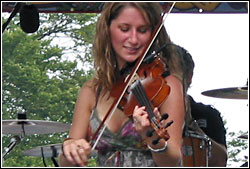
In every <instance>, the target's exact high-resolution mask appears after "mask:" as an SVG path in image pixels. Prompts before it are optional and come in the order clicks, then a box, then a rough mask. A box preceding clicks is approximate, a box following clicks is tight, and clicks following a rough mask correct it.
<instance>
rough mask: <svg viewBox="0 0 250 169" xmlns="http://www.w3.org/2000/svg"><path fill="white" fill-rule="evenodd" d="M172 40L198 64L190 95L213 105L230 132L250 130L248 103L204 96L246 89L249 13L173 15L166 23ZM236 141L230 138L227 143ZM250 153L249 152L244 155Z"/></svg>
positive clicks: (246, 101) (198, 100) (240, 100)
mask: <svg viewBox="0 0 250 169" xmlns="http://www.w3.org/2000/svg"><path fill="white" fill-rule="evenodd" d="M165 28H166V30H167V31H168V34H169V35H170V38H171V40H172V41H173V42H174V43H176V44H178V45H180V46H182V47H184V48H185V49H186V50H188V51H189V53H190V54H191V55H192V57H193V60H194V62H195V68H194V75H193V80H192V84H191V88H190V89H189V91H188V93H189V94H190V95H191V96H193V98H194V99H195V100H196V101H197V102H202V103H204V104H209V105H213V106H214V107H215V108H216V109H217V110H219V111H220V113H221V116H222V118H223V120H226V125H225V127H226V128H227V132H228V133H229V132H239V131H240V130H241V131H243V132H247V131H248V130H249V107H248V100H242V99H222V98H215V97H209V96H204V95H202V94H201V93H202V92H203V91H208V90H214V89H222V88H229V87H243V86H245V85H246V83H247V81H248V79H249V15H248V14H171V15H169V16H168V17H167V19H166V21H165ZM230 139H233V138H229V137H227V140H230ZM244 153H245V154H246V152H244Z"/></svg>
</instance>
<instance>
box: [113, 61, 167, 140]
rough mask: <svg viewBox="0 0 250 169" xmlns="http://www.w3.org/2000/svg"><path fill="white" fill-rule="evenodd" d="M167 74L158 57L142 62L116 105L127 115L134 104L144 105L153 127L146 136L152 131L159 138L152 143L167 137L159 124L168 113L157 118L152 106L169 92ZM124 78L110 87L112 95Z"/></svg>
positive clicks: (158, 102) (131, 113)
mask: <svg viewBox="0 0 250 169" xmlns="http://www.w3.org/2000/svg"><path fill="white" fill-rule="evenodd" d="M168 75H169V72H168V71H167V70H166V65H165V63H164V62H163V60H162V58H160V57H156V58H154V60H153V61H152V62H151V63H143V64H142V65H141V66H140V68H139V69H138V71H137V73H136V75H135V76H134V79H133V81H132V84H131V85H130V86H129V88H128V89H127V91H126V92H125V94H124V96H123V98H122V100H121V102H120V104H119V106H118V108H120V109H121V110H123V112H124V113H125V115H127V116H132V115H133V111H134V108H135V106H136V105H140V106H145V107H146V111H147V112H148V115H149V120H150V124H151V126H152V128H153V129H154V130H153V131H149V132H148V133H147V136H152V133H153V132H156V133H157V135H158V136H159V139H157V140H156V141H153V144H157V142H158V141H159V140H160V138H163V139H164V140H165V141H167V140H168V139H169V135H168V133H167V130H166V126H163V127H162V126H161V125H160V122H161V121H162V120H164V119H166V118H168V115H167V114H165V115H163V116H162V118H161V119H158V118H156V116H155V114H154V112H153V108H154V107H160V106H161V104H162V103H163V102H164V101H165V100H166V99H167V97H168V95H169V93H170V87H169V86H168V85H167V84H166V80H165V77H166V76H168ZM125 79H126V78H122V79H121V80H120V81H119V82H118V83H117V84H116V85H115V87H114V88H113V89H112V91H111V93H110V95H111V96H112V97H116V96H117V95H119V94H120V90H121V88H122V86H123V83H124V82H123V81H124V80H125ZM171 124H172V122H171ZM168 126H170V123H169V124H167V127H168Z"/></svg>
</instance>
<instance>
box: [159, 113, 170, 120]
mask: <svg viewBox="0 0 250 169" xmlns="http://www.w3.org/2000/svg"><path fill="white" fill-rule="evenodd" d="M167 118H168V114H167V113H164V114H163V115H162V116H161V119H160V121H162V120H166V119H167Z"/></svg>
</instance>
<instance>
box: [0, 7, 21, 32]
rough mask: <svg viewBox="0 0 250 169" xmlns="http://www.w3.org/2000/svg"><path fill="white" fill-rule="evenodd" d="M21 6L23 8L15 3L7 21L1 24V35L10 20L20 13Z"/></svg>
mask: <svg viewBox="0 0 250 169" xmlns="http://www.w3.org/2000/svg"><path fill="white" fill-rule="evenodd" d="M22 6H23V3H22V2H16V4H15V7H14V9H13V10H12V11H11V14H10V16H9V18H8V20H7V21H6V22H5V23H4V24H3V27H2V33H3V32H4V31H5V29H6V27H7V26H8V24H9V23H10V21H11V19H12V18H14V17H15V16H16V14H17V13H18V12H19V11H20V9H21V8H22Z"/></svg>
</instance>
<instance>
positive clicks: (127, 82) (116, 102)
mask: <svg viewBox="0 0 250 169" xmlns="http://www.w3.org/2000/svg"><path fill="white" fill-rule="evenodd" d="M175 3H176V2H173V4H172V6H171V7H170V9H169V11H168V13H167V15H166V16H165V14H166V12H165V11H164V12H163V15H162V16H161V19H160V21H159V23H158V24H157V26H156V28H155V30H154V32H153V34H152V36H151V39H150V40H149V42H148V44H147V45H146V46H145V48H144V51H143V52H142V53H143V54H142V55H141V56H140V57H139V59H138V61H137V62H136V64H135V66H134V67H133V69H132V71H131V73H130V74H129V76H128V78H126V80H125V83H124V84H125V87H124V89H123V91H122V93H121V95H120V97H118V98H117V97H116V98H115V100H114V101H113V104H112V105H111V106H110V108H109V110H108V112H107V113H106V115H105V117H104V118H103V120H102V122H101V124H100V125H99V127H98V129H97V130H96V132H95V133H94V135H93V137H92V138H91V141H93V140H95V138H96V137H97V134H98V133H99V131H100V129H101V127H102V126H103V125H104V126H103V128H102V130H101V132H100V134H99V135H98V137H97V139H96V141H95V143H94V145H93V146H92V149H91V151H93V150H94V149H95V147H96V145H97V143H98V142H99V140H100V138H101V137H102V135H103V132H104V130H105V129H106V127H107V125H105V124H104V123H105V121H106V120H107V121H106V122H107V123H108V122H109V121H110V119H111V117H112V115H113V114H114V112H115V110H116V108H117V107H118V105H119V103H120V101H121V99H122V98H123V96H124V94H125V92H126V90H127V88H128V86H129V85H130V84H131V83H132V81H133V78H132V77H134V76H135V73H136V72H137V70H138V69H139V67H140V65H141V63H142V61H143V59H144V58H145V56H146V54H147V52H148V51H149V49H150V48H151V46H152V44H153V42H154V40H155V39H156V37H157V36H158V34H159V32H160V30H161V28H162V26H163V25H164V22H165V20H166V19H167V16H168V15H169V14H170V12H171V11H172V9H173V8H174V5H175Z"/></svg>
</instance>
